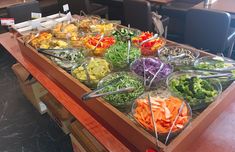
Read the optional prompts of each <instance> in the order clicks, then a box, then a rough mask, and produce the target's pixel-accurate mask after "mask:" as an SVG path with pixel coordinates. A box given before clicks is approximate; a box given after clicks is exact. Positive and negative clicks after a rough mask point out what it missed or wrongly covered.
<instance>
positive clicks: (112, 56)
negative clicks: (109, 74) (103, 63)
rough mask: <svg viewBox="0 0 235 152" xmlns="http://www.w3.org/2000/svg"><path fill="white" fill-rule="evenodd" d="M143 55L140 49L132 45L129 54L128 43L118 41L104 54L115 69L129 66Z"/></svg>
mask: <svg viewBox="0 0 235 152" xmlns="http://www.w3.org/2000/svg"><path fill="white" fill-rule="evenodd" d="M140 56H141V53H140V49H139V48H137V47H135V46H131V47H130V51H129V55H128V43H127V42H122V41H118V42H117V43H116V44H114V45H113V46H111V47H110V48H109V49H108V50H107V52H106V53H105V55H104V58H105V59H106V60H107V61H108V62H110V63H111V64H112V65H113V68H114V70H116V71H118V70H123V69H125V68H128V67H129V65H130V64H131V62H133V61H134V60H135V59H137V58H139V57H140Z"/></svg>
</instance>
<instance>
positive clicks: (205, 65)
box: [194, 56, 235, 90]
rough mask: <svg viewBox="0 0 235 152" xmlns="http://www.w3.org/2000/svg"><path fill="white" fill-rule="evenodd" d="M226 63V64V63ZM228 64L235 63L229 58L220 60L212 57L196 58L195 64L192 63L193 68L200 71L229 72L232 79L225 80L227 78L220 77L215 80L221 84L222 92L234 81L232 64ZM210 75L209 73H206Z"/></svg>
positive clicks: (220, 58)
mask: <svg viewBox="0 0 235 152" xmlns="http://www.w3.org/2000/svg"><path fill="white" fill-rule="evenodd" d="M226 62H227V63H226ZM229 62H235V61H234V60H232V59H229V58H224V57H223V58H222V57H217V56H216V57H213V56H205V57H201V58H198V59H197V60H196V61H195V62H194V67H195V68H196V69H202V70H218V71H220V70H222V71H226V72H229V73H230V72H231V73H232V74H233V76H232V77H230V78H227V77H224V78H223V77H221V78H217V79H218V80H219V81H220V82H221V84H222V88H223V90H224V89H226V88H227V87H228V86H229V85H230V84H231V83H232V82H233V81H234V80H235V66H234V64H231V63H229ZM226 68H228V69H234V70H223V69H226ZM207 73H210V72H207Z"/></svg>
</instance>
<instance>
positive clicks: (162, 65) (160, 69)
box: [144, 63, 164, 89]
mask: <svg viewBox="0 0 235 152" xmlns="http://www.w3.org/2000/svg"><path fill="white" fill-rule="evenodd" d="M163 67H164V63H161V65H160V68H159V69H158V71H157V72H156V73H155V74H154V76H153V78H152V79H151V80H150V83H149V85H148V89H150V87H151V86H152V83H153V81H154V80H155V79H156V77H157V76H158V74H159V73H160V72H161V71H162V69H163ZM144 74H145V73H144ZM144 77H145V78H146V76H144ZM145 84H146V83H145Z"/></svg>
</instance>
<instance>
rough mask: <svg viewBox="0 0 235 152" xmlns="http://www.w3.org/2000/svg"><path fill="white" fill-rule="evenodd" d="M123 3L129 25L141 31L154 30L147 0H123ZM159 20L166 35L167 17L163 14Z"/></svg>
mask: <svg viewBox="0 0 235 152" xmlns="http://www.w3.org/2000/svg"><path fill="white" fill-rule="evenodd" d="M123 5H124V15H125V22H126V24H130V26H131V27H134V28H137V29H140V30H142V31H151V32H155V31H154V24H153V20H152V10H151V4H150V3H149V2H148V1H145V0H123ZM161 21H162V24H163V27H164V30H165V33H164V35H165V37H166V36H167V35H166V33H167V26H168V23H169V17H166V16H163V17H162V19H161Z"/></svg>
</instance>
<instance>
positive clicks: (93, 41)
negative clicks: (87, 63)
mask: <svg viewBox="0 0 235 152" xmlns="http://www.w3.org/2000/svg"><path fill="white" fill-rule="evenodd" d="M100 38H101V35H94V36H93V35H92V36H91V35H90V36H87V37H86V38H85V42H84V47H85V48H86V49H87V51H88V52H89V53H88V54H90V55H92V56H99V57H102V56H103V55H104V54H105V53H106V51H107V49H108V48H109V47H111V46H112V45H113V44H115V38H114V37H112V36H104V38H103V39H102V40H101V42H99V40H100ZM98 43H99V44H98ZM97 44H98V46H97V47H96V48H95V46H96V45H97Z"/></svg>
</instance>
